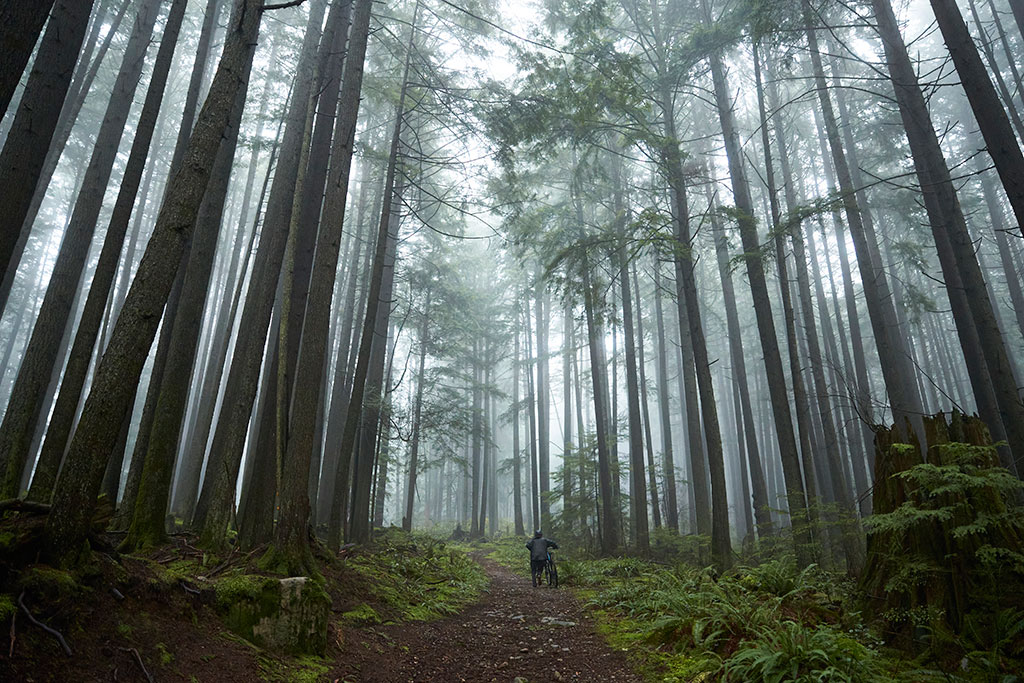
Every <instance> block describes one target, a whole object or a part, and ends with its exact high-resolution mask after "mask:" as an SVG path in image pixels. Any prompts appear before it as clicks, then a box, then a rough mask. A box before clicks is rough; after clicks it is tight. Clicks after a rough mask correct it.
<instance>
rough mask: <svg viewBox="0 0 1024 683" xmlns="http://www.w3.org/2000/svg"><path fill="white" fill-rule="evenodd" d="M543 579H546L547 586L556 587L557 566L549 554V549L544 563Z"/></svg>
mask: <svg viewBox="0 0 1024 683" xmlns="http://www.w3.org/2000/svg"><path fill="white" fill-rule="evenodd" d="M544 579H545V580H546V581H547V584H548V588H558V567H557V566H555V558H554V557H552V556H551V551H550V550H549V551H548V559H547V561H546V562H545V563H544Z"/></svg>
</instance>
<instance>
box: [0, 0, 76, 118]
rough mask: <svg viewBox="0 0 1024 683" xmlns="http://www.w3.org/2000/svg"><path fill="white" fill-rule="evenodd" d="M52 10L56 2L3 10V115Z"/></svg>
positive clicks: (6, 6)
mask: <svg viewBox="0 0 1024 683" xmlns="http://www.w3.org/2000/svg"><path fill="white" fill-rule="evenodd" d="M89 4H90V5H91V4H92V3H91V2H90V3H89ZM52 8H53V0H41V1H40V2H11V3H4V5H3V6H2V7H0V63H2V64H3V65H4V68H3V71H2V72H0V116H3V113H4V112H6V111H7V107H8V106H9V105H10V103H11V97H13V96H14V90H15V89H16V88H17V87H18V81H19V80H21V74H22V73H23V72H24V71H25V66H26V65H27V64H28V60H29V58H30V57H31V56H32V51H33V50H34V49H35V47H36V41H37V40H39V34H40V33H42V32H43V24H45V23H46V17H47V16H49V14H50V10H51V9H52ZM86 17H87V18H88V15H86ZM69 49H70V48H69ZM71 51H72V52H74V50H71Z"/></svg>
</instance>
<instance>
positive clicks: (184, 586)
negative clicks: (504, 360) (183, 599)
mask: <svg viewBox="0 0 1024 683" xmlns="http://www.w3.org/2000/svg"><path fill="white" fill-rule="evenodd" d="M178 583H179V584H180V585H181V588H182V590H184V591H185V592H186V593H188V594H189V595H199V593H200V591H199V589H198V588H193V587H192V586H190V585H188V584H187V583H185V580H184V579H181V580H179V581H178Z"/></svg>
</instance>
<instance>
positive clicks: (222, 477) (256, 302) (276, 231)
mask: <svg viewBox="0 0 1024 683" xmlns="http://www.w3.org/2000/svg"><path fill="white" fill-rule="evenodd" d="M317 7H320V6H319V5H317ZM321 9H322V8H321ZM319 16H321V17H322V16H323V15H322V13H320V14H319ZM311 25H316V26H317V27H319V24H311ZM311 33H313V34H314V35H312V36H310V35H309V34H308V33H307V35H306V37H305V39H304V41H303V48H302V51H301V53H300V54H301V56H300V64H299V65H298V67H297V73H298V74H299V77H298V78H297V79H296V81H295V85H294V88H293V90H292V99H291V103H290V106H289V108H288V114H287V122H286V124H285V131H284V137H283V139H282V141H281V152H280V157H279V159H278V162H277V169H276V171H275V173H274V183H273V185H272V187H271V190H270V198H269V199H268V203H267V212H266V216H265V217H264V224H263V229H262V231H261V234H260V243H259V247H258V249H257V251H256V257H255V260H254V263H253V270H252V275H251V276H250V280H249V289H248V294H247V296H246V298H245V306H244V307H243V309H242V317H241V320H240V321H239V326H238V329H239V335H238V339H237V340H236V342H235V350H234V354H233V356H232V360H231V369H230V371H229V373H228V379H227V384H226V385H225V388H224V399H223V402H222V404H221V412H220V417H219V420H218V425H217V429H216V430H215V431H214V436H213V442H212V445H211V448H210V456H209V461H208V463H207V468H206V476H205V478H204V479H203V488H202V491H201V492H200V495H199V501H198V503H197V505H196V511H195V516H194V519H193V525H194V526H195V527H197V528H198V530H199V531H200V542H201V543H202V544H203V545H205V546H207V547H214V548H215V547H219V546H220V545H221V544H222V543H223V542H224V534H225V532H226V531H227V528H228V524H229V521H230V513H231V503H232V501H233V500H234V496H235V484H236V480H237V479H238V469H239V466H240V464H241V459H242V452H243V450H244V447H245V435H246V433H247V431H248V424H249V415H250V413H251V411H252V405H253V400H254V399H255V397H256V388H257V380H258V378H259V374H260V362H259V359H260V356H261V354H260V350H261V349H262V348H263V347H264V345H265V343H266V339H267V334H268V325H269V323H270V317H271V311H272V308H273V305H274V300H273V297H269V296H267V292H268V291H276V290H277V286H278V281H279V278H280V274H281V264H282V262H283V261H284V251H285V247H286V244H287V240H288V233H289V231H290V230H289V228H290V226H291V225H292V220H291V218H292V211H293V208H294V205H295V193H296V184H297V182H298V178H299V173H300V167H301V164H302V161H303V159H304V156H303V145H304V143H306V142H308V140H307V138H306V131H307V126H308V121H309V117H308V112H309V108H310V101H311V98H312V94H313V88H314V86H315V83H316V73H315V72H316V68H315V65H316V62H317V57H316V45H317V44H318V41H319V38H320V35H319V31H313V32H311ZM314 417H315V410H314Z"/></svg>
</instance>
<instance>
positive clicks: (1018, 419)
mask: <svg viewBox="0 0 1024 683" xmlns="http://www.w3.org/2000/svg"><path fill="white" fill-rule="evenodd" d="M873 5H874V8H875V17H876V21H877V22H878V27H879V31H880V34H881V36H882V39H883V44H884V46H885V53H886V61H887V62H888V67H889V73H890V76H891V79H892V83H893V87H894V88H895V91H896V101H897V103H898V104H899V108H900V117H901V119H902V121H903V127H904V129H905V131H906V135H907V140H908V141H909V142H910V149H911V154H912V156H913V160H914V169H915V171H916V172H917V176H918V179H919V181H920V184H921V191H922V194H923V196H924V203H925V209H926V211H927V213H928V219H929V223H930V225H931V228H932V236H933V238H934V239H935V246H936V249H937V251H938V256H939V263H940V265H941V268H942V274H943V278H944V279H945V282H946V292H947V294H948V295H949V300H950V306H951V308H952V311H953V319H954V321H955V323H956V327H957V332H958V334H959V337H960V344H961V347H962V351H963V354H964V360H965V362H966V364H967V371H968V375H969V376H970V378H971V385H972V387H973V389H974V395H975V400H976V401H977V403H978V410H979V413H980V414H981V415H982V418H983V419H984V420H985V422H986V423H988V426H989V429H990V430H991V431H992V436H993V438H994V439H996V440H1002V439H1003V438H1004V437H1005V439H1006V441H1007V442H1008V444H1009V450H1010V453H1007V452H1005V450H1004V449H1000V461H1001V463H1002V464H1003V466H1004V467H1007V468H1008V469H1010V470H1011V471H1017V470H1018V469H1019V467H1018V466H1017V465H1016V462H1015V461H1021V463H1022V465H1024V460H1022V459H1024V403H1022V402H1021V398H1020V394H1019V393H1018V391H1017V383H1016V381H1015V379H1014V376H1013V368H1012V366H1011V364H1010V360H1009V356H1008V354H1007V352H1006V346H1005V344H1004V343H1003V336H1002V332H1001V331H1000V329H999V325H998V322H997V320H996V318H995V313H994V311H993V308H992V302H991V300H990V299H989V296H988V289H987V287H986V284H985V279H984V276H983V275H982V272H981V268H980V267H979V266H978V259H977V256H976V254H975V251H974V250H975V245H974V243H973V241H972V239H971V235H970V233H969V232H968V230H967V223H966V221H965V220H964V216H963V211H962V210H961V209H960V203H959V201H958V199H957V196H956V190H955V189H954V187H953V181H952V179H951V178H950V175H949V168H948V166H947V165H946V160H945V157H944V156H943V154H942V148H941V147H940V146H939V140H938V137H937V136H936V134H935V129H934V128H933V127H932V123H931V115H930V114H929V111H928V105H927V103H926V102H925V99H924V95H923V94H922V92H921V89H920V86H919V85H918V84H917V78H916V72H915V70H914V67H913V64H912V63H911V61H910V57H909V55H908V54H907V52H906V46H905V45H904V44H903V39H902V37H901V36H900V33H899V28H898V25H897V23H896V17H895V15H894V14H893V11H892V6H891V5H890V4H889V2H888V0H873ZM958 16H959V15H958ZM947 41H948V38H947ZM955 60H956V58H954V61H955ZM979 123H980V120H979ZM1005 142H1006V141H1004V143H1005ZM1013 144H1014V146H1016V143H1015V141H1014V142H1013ZM1018 153H1019V150H1018ZM1022 161H1024V160H1022ZM1022 168H1024V166H1022ZM979 347H980V350H981V352H982V357H983V359H984V361H983V362H978V358H977V351H978V349H979ZM1000 422H1001V423H1002V424H1000Z"/></svg>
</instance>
